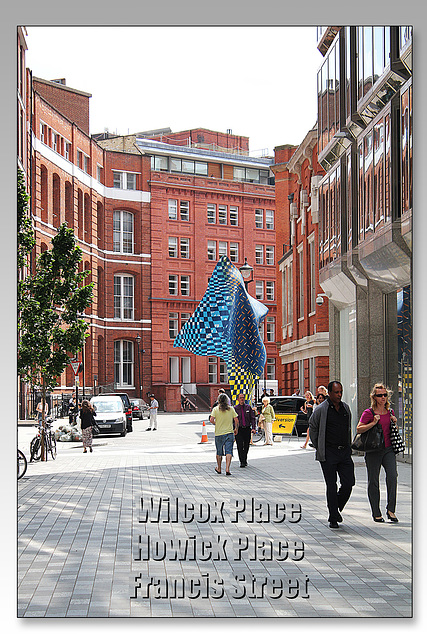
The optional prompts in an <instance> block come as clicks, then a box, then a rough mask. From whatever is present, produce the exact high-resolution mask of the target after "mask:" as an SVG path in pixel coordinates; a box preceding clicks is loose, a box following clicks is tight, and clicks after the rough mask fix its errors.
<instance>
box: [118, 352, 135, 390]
mask: <svg viewBox="0 0 427 640" xmlns="http://www.w3.org/2000/svg"><path fill="white" fill-rule="evenodd" d="M114 386H115V387H116V388H123V387H133V342H130V341H129V340H116V341H115V342H114Z"/></svg>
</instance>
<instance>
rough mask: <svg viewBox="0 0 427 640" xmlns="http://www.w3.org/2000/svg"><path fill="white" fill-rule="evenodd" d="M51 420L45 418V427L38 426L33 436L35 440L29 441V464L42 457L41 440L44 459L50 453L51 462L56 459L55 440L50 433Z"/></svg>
mask: <svg viewBox="0 0 427 640" xmlns="http://www.w3.org/2000/svg"><path fill="white" fill-rule="evenodd" d="M51 423H52V418H47V419H46V426H45V427H44V428H43V426H38V433H37V435H36V436H35V438H33V439H32V440H31V443H30V454H31V455H30V462H33V460H36V461H37V460H40V458H41V455H42V438H43V440H44V450H45V453H46V459H47V456H48V454H49V453H50V455H51V456H52V460H55V458H56V438H55V435H54V434H53V433H52V431H51V429H52V424H51Z"/></svg>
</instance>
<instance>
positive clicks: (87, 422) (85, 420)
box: [80, 400, 96, 453]
mask: <svg viewBox="0 0 427 640" xmlns="http://www.w3.org/2000/svg"><path fill="white" fill-rule="evenodd" d="M95 416H96V411H95V408H94V407H93V406H92V405H91V404H90V402H89V400H83V402H82V408H81V409H80V424H81V429H82V440H83V453H87V448H88V447H89V451H90V452H91V453H92V427H94V426H96V422H95Z"/></svg>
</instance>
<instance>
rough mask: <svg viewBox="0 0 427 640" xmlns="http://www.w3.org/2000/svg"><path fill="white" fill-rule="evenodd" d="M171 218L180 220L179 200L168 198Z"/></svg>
mask: <svg viewBox="0 0 427 640" xmlns="http://www.w3.org/2000/svg"><path fill="white" fill-rule="evenodd" d="M168 212H169V220H178V200H168Z"/></svg>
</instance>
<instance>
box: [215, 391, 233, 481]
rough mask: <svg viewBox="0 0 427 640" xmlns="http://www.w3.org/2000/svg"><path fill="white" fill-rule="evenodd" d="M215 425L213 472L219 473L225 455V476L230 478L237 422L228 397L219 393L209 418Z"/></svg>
mask: <svg viewBox="0 0 427 640" xmlns="http://www.w3.org/2000/svg"><path fill="white" fill-rule="evenodd" d="M209 420H210V422H211V423H212V424H214V425H215V447H216V464H217V466H216V467H215V471H216V472H217V473H221V464H222V457H223V456H224V455H225V474H226V475H227V476H231V472H230V465H231V459H232V457H233V444H234V436H235V435H237V432H238V428H239V421H238V417H237V413H236V411H235V410H234V407H231V406H230V404H229V402H228V396H227V395H226V394H225V393H221V394H220V396H219V398H218V404H217V406H216V407H214V408H213V409H212V413H211V415H210V417H209Z"/></svg>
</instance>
